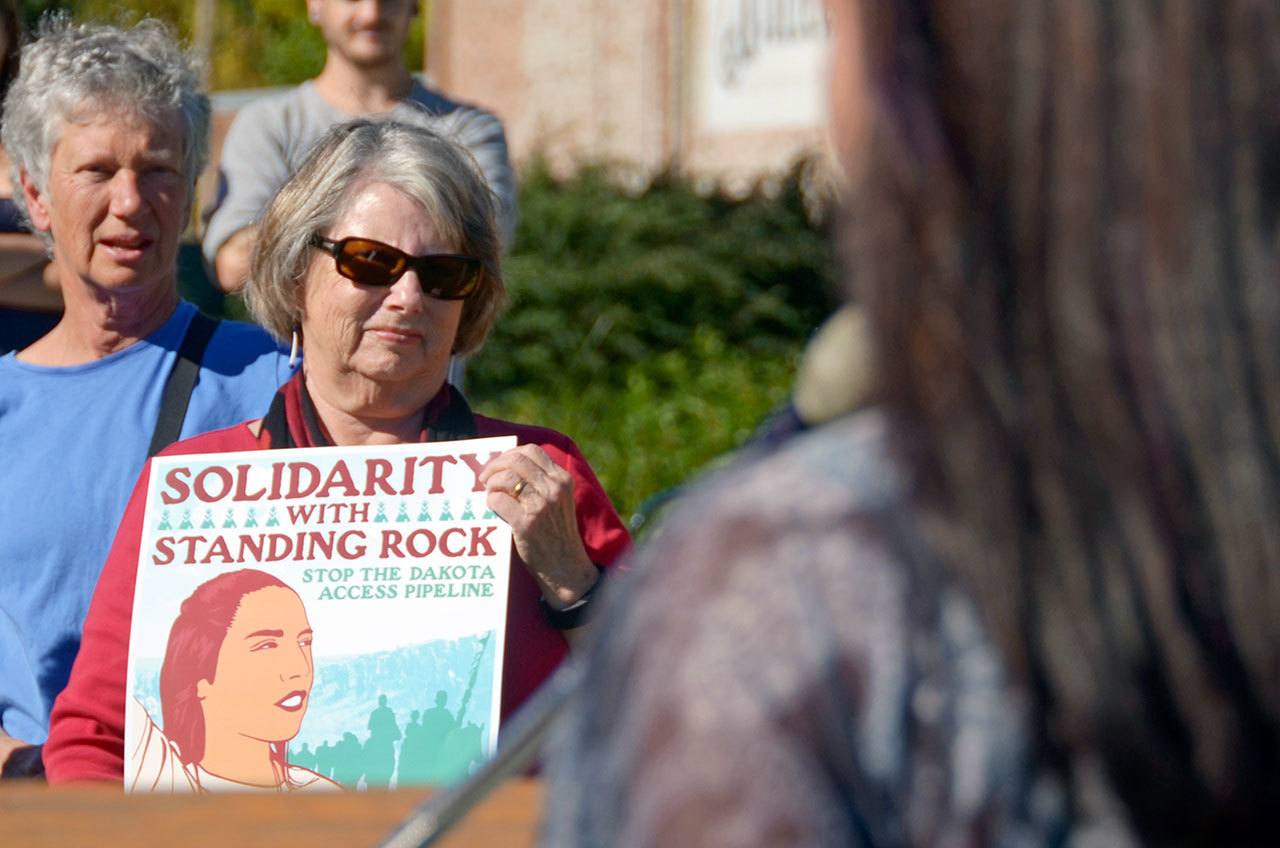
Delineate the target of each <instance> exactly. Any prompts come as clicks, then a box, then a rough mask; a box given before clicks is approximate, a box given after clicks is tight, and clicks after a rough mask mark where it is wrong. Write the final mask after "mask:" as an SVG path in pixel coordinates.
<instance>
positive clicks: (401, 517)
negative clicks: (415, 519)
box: [396, 501, 409, 523]
mask: <svg viewBox="0 0 1280 848" xmlns="http://www.w3.org/2000/svg"><path fill="white" fill-rule="evenodd" d="M408 520H409V505H408V504H407V503H405V502H404V501H400V511H399V512H397V513H396V521H397V522H399V523H404V522H405V521H408Z"/></svg>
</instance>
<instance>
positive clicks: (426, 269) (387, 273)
mask: <svg viewBox="0 0 1280 848" xmlns="http://www.w3.org/2000/svg"><path fill="white" fill-rule="evenodd" d="M311 246H312V247H318V248H320V249H321V250H323V251H324V252H326V253H328V254H329V255H330V256H332V257H333V262H334V264H335V265H336V266H337V268H338V273H339V274H341V275H342V276H344V277H346V278H347V279H348V280H351V281H352V282H355V283H359V284H360V285H362V286H378V287H382V288H385V287H387V286H390V285H392V284H394V283H395V281H396V280H398V279H400V277H401V276H402V275H403V274H404V272H405V271H408V270H410V269H412V270H413V271H415V272H417V274H418V282H419V284H420V285H421V286H422V292H423V294H426V295H428V296H430V297H434V298H437V299H439V300H462V299H463V298H465V297H466V296H467V295H469V294H471V293H472V292H473V291H475V290H476V284H477V283H478V282H479V281H480V260H479V259H476V258H474V257H472V256H460V255H458V254H455V253H428V254H427V255H426V256H410V255H409V254H407V253H405V252H404V251H402V250H398V249H396V248H394V247H392V246H391V245H389V244H383V243H382V242H380V241H374V240H373V239H367V238H358V237H350V238H344V239H338V240H337V241H333V240H332V239H327V238H325V237H324V236H321V235H318V234H317V235H313V236H312V237H311Z"/></svg>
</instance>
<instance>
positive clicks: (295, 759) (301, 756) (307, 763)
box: [289, 742, 316, 771]
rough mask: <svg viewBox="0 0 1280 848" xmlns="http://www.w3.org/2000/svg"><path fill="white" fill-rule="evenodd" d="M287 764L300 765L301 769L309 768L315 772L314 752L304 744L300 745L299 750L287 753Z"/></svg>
mask: <svg viewBox="0 0 1280 848" xmlns="http://www.w3.org/2000/svg"><path fill="white" fill-rule="evenodd" d="M289 762H291V763H294V764H295V765H300V766H302V767H303V768H309V769H311V770H312V771H315V770H316V755H315V752H314V751H312V750H311V748H310V746H309V745H308V744H307V743H306V742H303V743H302V748H301V749H299V750H297V751H290V752H289Z"/></svg>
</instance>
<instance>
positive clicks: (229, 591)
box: [160, 568, 293, 773]
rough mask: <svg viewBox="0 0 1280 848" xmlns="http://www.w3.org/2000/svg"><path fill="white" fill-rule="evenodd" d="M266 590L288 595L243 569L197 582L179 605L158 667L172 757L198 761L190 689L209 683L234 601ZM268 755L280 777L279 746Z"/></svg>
mask: <svg viewBox="0 0 1280 848" xmlns="http://www.w3.org/2000/svg"><path fill="white" fill-rule="evenodd" d="M271 586H279V587H280V588H282V589H289V590H290V591H293V590H292V589H290V587H289V586H288V585H287V584H286V583H284V582H283V581H281V580H279V579H278V578H276V577H274V576H272V575H270V574H267V573H266V572H265V571H258V570H256V569H252V568H243V569H240V570H239V571H230V572H227V573H225V574H220V575H218V576H217V577H214V578H213V579H212V580H208V581H206V582H204V583H201V584H200V585H199V586H197V587H196V590H195V591H194V592H192V593H191V596H190V597H188V598H187V599H186V600H185V601H183V602H182V607H181V610H180V611H179V613H178V617H177V618H176V619H174V621H173V627H172V629H170V631H169V644H168V647H166V648H165V652H164V664H163V665H162V666H161V667H160V711H161V715H162V716H163V719H164V734H165V736H167V737H168V738H169V739H170V740H171V741H172V742H174V743H175V744H177V746H178V758H179V759H180V760H182V762H183V763H184V764H190V763H198V762H200V761H201V760H202V759H204V742H205V738H204V710H203V709H202V708H201V706H200V699H199V698H198V697H197V696H196V685H197V684H198V683H199V682H200V681H201V680H208V681H209V682H213V678H214V674H215V673H216V671H217V669H218V652H219V651H220V650H221V649H222V642H223V640H224V639H226V636H227V631H228V630H230V629H231V621H232V619H234V618H235V616H236V611H237V610H239V609H240V601H241V600H243V599H244V597H245V595H248V594H250V593H252V592H256V591H258V590H259V589H266V588H268V587H271ZM271 756H272V759H274V760H275V761H276V762H277V764H278V765H279V766H280V767H281V769H282V773H283V769H284V767H285V746H284V744H283V743H277V742H273V743H271Z"/></svg>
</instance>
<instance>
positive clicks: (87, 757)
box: [45, 121, 628, 783]
mask: <svg viewBox="0 0 1280 848" xmlns="http://www.w3.org/2000/svg"><path fill="white" fill-rule="evenodd" d="M499 256H500V247H499V239H498V234H497V231H496V228H495V224H494V211H493V204H492V200H491V194H490V192H489V190H488V188H487V186H486V185H485V184H484V181H483V178H482V177H480V176H479V174H478V173H477V171H476V169H475V166H474V163H472V162H471V161H470V160H469V159H468V158H467V155H466V153H465V152H463V151H461V150H460V149H459V148H458V147H457V146H455V145H454V144H453V143H451V142H449V141H446V140H444V139H442V138H440V137H438V136H436V135H434V134H432V133H430V132H429V131H426V130H422V129H418V128H414V127H408V126H405V125H401V124H396V123H391V122H378V123H371V122H367V121H356V122H352V123H349V124H345V125H342V126H339V127H337V128H335V129H334V130H332V131H330V133H329V134H328V135H327V136H325V137H324V139H322V140H321V142H320V143H319V144H318V145H317V146H316V148H315V149H314V150H313V152H312V153H311V154H310V156H309V157H308V159H307V161H306V162H305V163H304V164H303V165H302V167H301V168H300V169H299V171H298V172H297V174H296V175H295V176H294V177H293V178H292V179H291V180H290V181H289V182H288V183H287V184H286V185H285V186H284V187H283V188H282V189H281V190H280V193H279V194H278V195H277V196H276V198H275V200H274V201H273V202H272V204H271V206H270V207H269V208H268V210H267V212H266V214H265V216H264V218H263V220H262V222H261V225H260V229H259V240H258V242H257V246H256V248H255V253H254V257H253V262H252V273H251V282H250V283H249V289H248V292H247V295H248V302H249V305H250V309H251V310H252V312H253V314H254V315H255V317H256V318H257V319H258V320H259V321H260V322H261V323H262V325H263V326H265V327H266V328H267V329H268V330H270V331H271V332H272V333H274V334H275V335H277V336H278V337H280V338H283V339H290V340H291V341H292V343H293V345H294V346H295V347H297V346H301V347H303V348H305V352H306V356H305V359H304V361H303V366H302V369H301V370H300V371H299V373H298V375H297V376H296V377H295V378H294V379H293V380H291V381H290V382H289V383H287V384H286V385H285V386H284V387H283V388H281V390H280V393H279V394H278V395H277V396H276V398H275V401H274V402H273V403H272V405H271V408H270V410H269V411H268V413H267V415H266V416H265V418H263V419H262V420H260V421H253V422H246V423H244V424H240V425H237V426H235V427H231V428H228V429H226V430H220V431H216V432H213V433H209V434H207V435H205V436H202V437H198V438H195V439H190V440H187V441H185V442H180V443H178V444H176V445H174V446H173V447H172V448H170V449H169V451H167V452H169V453H183V454H191V453H217V452H226V451H244V450H268V449H272V448H286V447H309V446H321V445H380V444H396V443H406V442H415V441H427V440H437V439H450V438H467V437H484V436H498V435H515V436H517V438H518V442H519V445H518V447H516V448H514V449H512V450H510V451H507V452H505V453H503V454H501V455H500V456H498V457H495V458H494V459H493V460H492V461H491V462H490V463H489V464H488V465H487V466H486V467H485V468H484V470H483V471H482V472H481V475H480V480H481V482H482V483H483V484H484V485H485V487H486V489H487V492H488V495H487V498H488V504H489V506H490V508H492V509H493V510H494V511H495V512H496V513H497V514H498V515H499V516H501V517H502V518H503V519H504V520H506V521H507V522H508V523H509V524H510V525H511V528H512V531H513V538H514V553H513V556H512V560H513V562H512V567H511V584H510V600H509V603H508V613H507V615H508V621H507V637H506V638H507V644H506V650H505V657H504V664H503V679H502V689H503V691H502V713H503V715H504V716H505V715H507V714H509V713H510V712H511V711H512V710H513V709H514V708H516V707H517V706H519V704H520V703H521V702H523V701H524V700H525V699H526V698H527V697H528V696H529V695H530V694H531V693H532V692H533V691H534V689H535V688H536V687H537V686H538V685H539V684H540V683H541V682H542V681H543V680H545V679H546V677H547V676H548V675H549V674H550V673H551V671H552V670H553V669H554V668H555V666H556V665H557V664H558V663H559V662H560V661H561V659H563V657H564V656H565V654H566V652H567V650H568V646H569V644H570V643H571V642H573V641H574V640H575V639H576V638H578V637H579V636H580V635H581V634H582V632H583V631H582V629H581V627H580V626H579V625H581V624H582V622H584V621H585V615H584V613H585V611H586V610H587V608H588V607H587V604H588V602H589V600H590V599H591V597H592V594H593V590H594V589H595V588H596V587H597V586H598V585H599V581H600V579H601V575H602V574H603V571H602V569H604V568H607V567H608V566H609V565H610V564H611V563H612V562H613V561H614V560H615V559H616V558H617V557H618V556H619V555H620V554H621V552H622V551H623V549H624V548H625V547H626V545H627V543H628V537H627V533H626V530H625V528H624V527H623V525H622V523H621V521H620V520H619V518H618V516H617V513H616V512H615V511H614V509H613V507H612V506H611V505H610V503H609V499H608V496H607V495H606V494H605V492H604V490H603V489H602V488H601V486H600V483H599V482H598V481H597V480H596V477H595V475H594V474H593V473H592V471H591V468H590V467H589V466H588V465H587V462H586V460H585V459H583V457H582V455H581V454H580V453H579V451H578V449H577V447H576V446H575V445H574V444H573V442H572V441H571V440H570V439H568V438H567V437H565V436H563V435H561V434H559V433H556V432H554V431H551V430H547V429H544V428H539V427H531V426H526V425H522V424H513V423H510V422H505V421H498V420H495V419H492V418H487V417H485V416H482V415H477V414H475V413H473V412H472V411H471V409H470V408H469V407H468V405H467V402H466V400H465V399H464V398H463V396H462V395H461V393H460V392H458V391H457V390H456V389H455V388H454V387H452V386H451V385H449V384H448V383H447V382H446V379H445V378H446V373H447V371H448V367H449V358H450V356H452V355H453V354H455V353H457V354H464V353H470V352H472V351H474V350H476V349H477V348H478V347H479V346H480V344H481V343H482V342H483V340H484V338H485V335H486V334H487V332H488V330H489V328H490V326H491V325H492V323H493V321H494V318H495V317H496V314H497V311H498V308H499V305H500V304H501V302H502V299H503V285H502V278H501V274H500V270H499ZM148 474H149V466H148V468H147V469H145V470H144V471H143V474H142V478H141V479H140V480H139V483H138V486H137V488H136V490H135V492H134V497H133V499H132V500H131V502H130V504H129V507H128V510H127V511H126V513H125V517H124V521H123V523H122V525H121V529H120V532H119V534H118V536H117V538H116V542H115V545H114V547H113V549H112V552H111V555H110V557H109V558H108V561H107V565H106V567H105V569H104V571H103V575H102V579H101V581H100V582H99V584H98V588H97V591H96V594H95V597H94V601H93V605H92V608H91V609H90V612H89V617H88V620H87V622H86V624H85V635H84V643H83V646H82V648H81V651H80V656H79V658H78V659H77V661H76V665H75V668H74V669H73V671H72V676H71V682H70V684H69V685H68V687H67V689H66V690H65V691H64V693H63V695H62V696H61V697H60V698H59V700H58V702H57V704H56V705H55V707H54V712H53V722H52V728H51V730H50V737H49V742H48V744H47V745H46V747H45V764H46V769H47V771H48V775H49V780H50V782H52V783H60V782H67V781H74V780H85V779H115V780H118V779H120V777H121V775H122V771H123V727H124V705H125V671H126V658H127V655H128V638H129V636H128V634H129V627H130V623H131V618H132V604H133V587H134V578H135V574H136V568H137V557H138V548H139V540H140V536H141V525H142V519H143V501H144V498H143V495H144V494H145V490H146V484H147V477H148Z"/></svg>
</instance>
